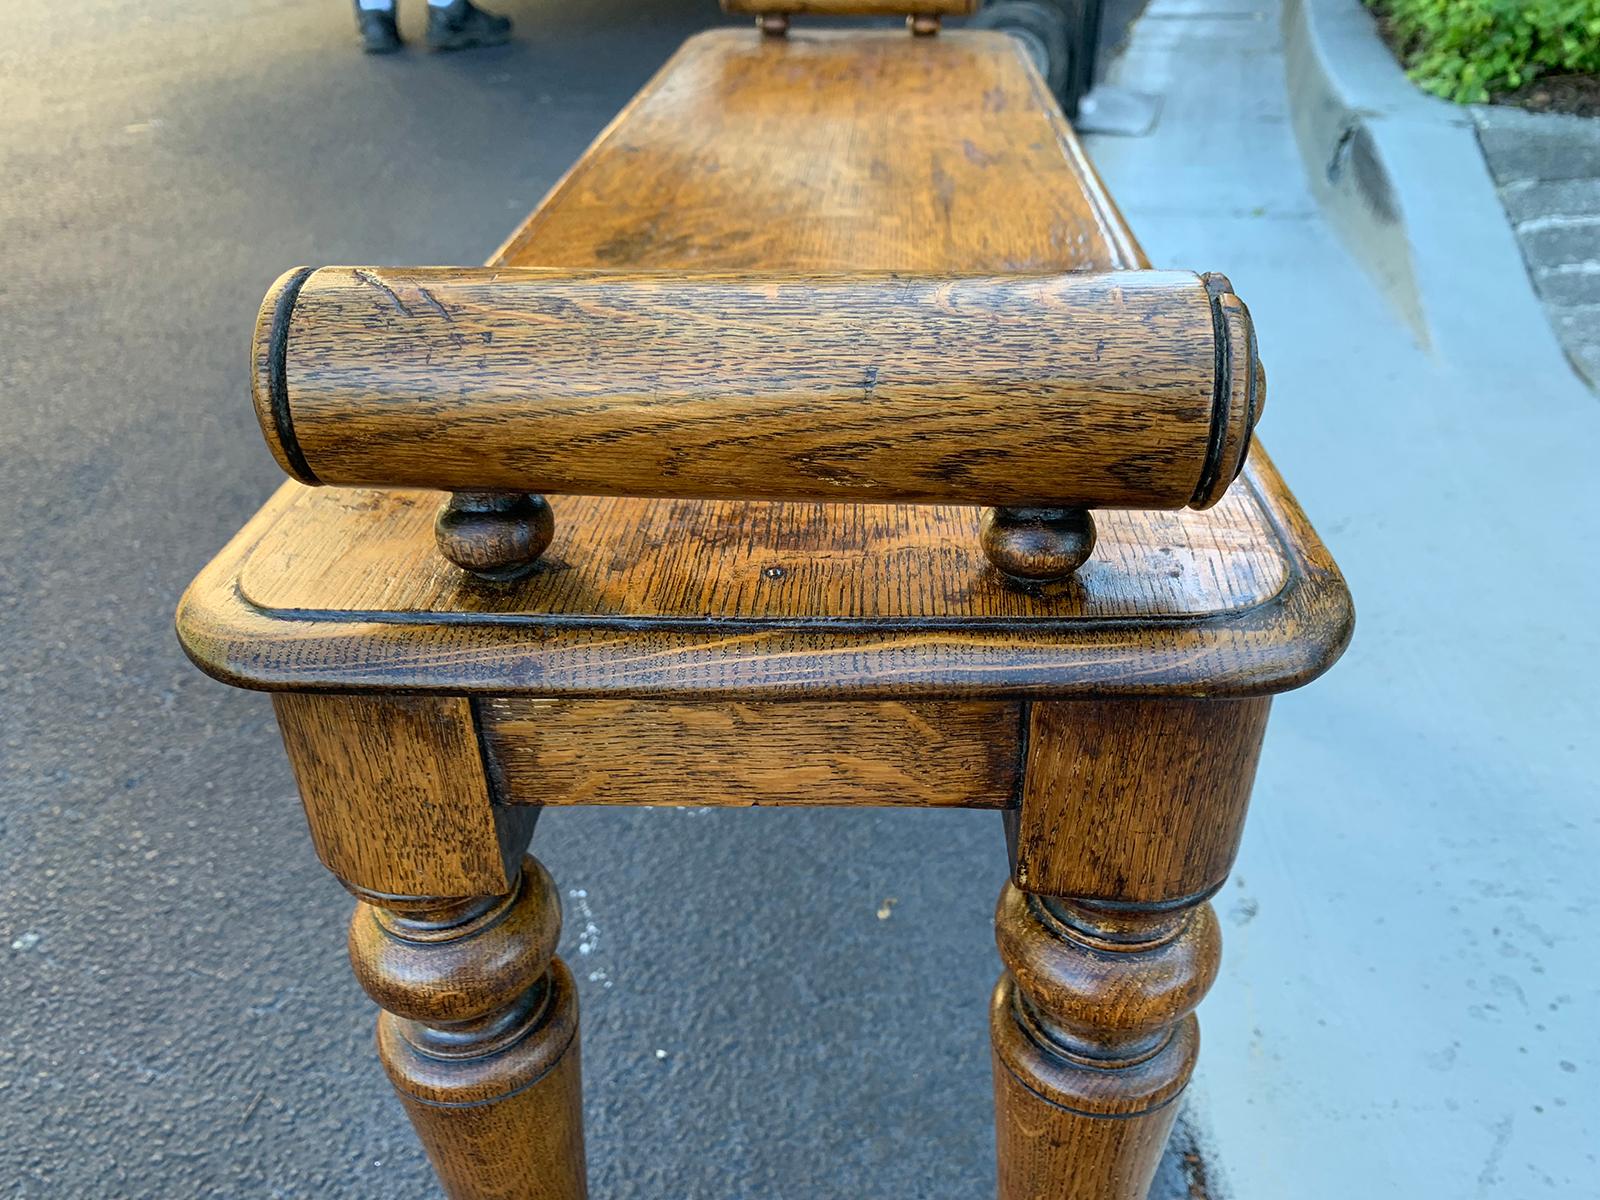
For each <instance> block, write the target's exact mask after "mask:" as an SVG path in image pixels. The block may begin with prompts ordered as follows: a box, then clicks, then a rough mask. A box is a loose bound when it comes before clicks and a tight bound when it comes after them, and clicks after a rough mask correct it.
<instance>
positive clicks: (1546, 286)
mask: <svg viewBox="0 0 1600 1200" xmlns="http://www.w3.org/2000/svg"><path fill="white" fill-rule="evenodd" d="M1533 283H1534V287H1536V288H1537V289H1538V291H1539V297H1540V299H1542V300H1543V301H1544V302H1545V304H1546V305H1547V306H1550V307H1553V306H1556V305H1561V306H1564V307H1572V306H1580V305H1589V304H1600V268H1584V267H1581V266H1577V265H1567V266H1561V267H1551V268H1546V269H1544V270H1535V271H1534V272H1533Z"/></svg>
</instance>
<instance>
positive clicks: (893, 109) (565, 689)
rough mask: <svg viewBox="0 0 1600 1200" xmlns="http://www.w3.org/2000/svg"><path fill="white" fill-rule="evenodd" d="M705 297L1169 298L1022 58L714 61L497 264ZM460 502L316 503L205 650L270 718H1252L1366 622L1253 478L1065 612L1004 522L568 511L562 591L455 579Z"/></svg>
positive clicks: (1146, 519)
mask: <svg viewBox="0 0 1600 1200" xmlns="http://www.w3.org/2000/svg"><path fill="white" fill-rule="evenodd" d="M493 262H494V264H496V265H507V266H536V267H564V268H599V269H617V270H623V269H631V270H641V269H644V270H660V271H698V270H714V269H715V270H735V269H761V270H765V271H774V270H793V271H796V272H812V271H831V270H839V271H842V270H855V271H860V270H892V271H913V272H914V271H939V272H943V273H951V272H971V273H974V274H979V273H989V272H1005V271H1016V270H1038V271H1060V270H1109V269H1118V268H1128V267H1138V266H1143V265H1147V264H1146V263H1145V259H1144V256H1143V254H1142V252H1141V251H1140V250H1139V248H1138V245H1137V243H1136V242H1135V241H1134V239H1133V236H1132V234H1131V233H1130V232H1129V230H1128V229H1127V227H1126V225H1125V224H1124V223H1123V221H1122V219H1121V217H1120V216H1119V215H1118V213H1117V211H1116V208H1115V206H1114V205H1113V204H1112V202H1111V200H1110V199H1109V197H1108V196H1107V195H1106V193H1105V190H1104V188H1103V187H1102V186H1101V184H1100V182H1099V180H1098V179H1097V178H1096V176H1095V174H1094V171H1093V169H1092V168H1091V167H1090V166H1089V163H1088V161H1087V159H1086V158H1085V156H1084V154H1083V151H1082V148H1081V147H1080V145H1079V144H1078V141H1077V139H1076V137H1075V136H1074V135H1073V133H1072V131H1071V129H1070V128H1069V127H1068V125H1067V124H1066V122H1065V120H1064V119H1063V118H1062V117H1061V114H1060V111H1059V110H1058V109H1057V108H1056V106H1055V104H1054V102H1053V101H1051V100H1050V99H1049V97H1048V96H1047V95H1046V94H1045V93H1044V91H1043V88H1042V85H1041V84H1040V82H1039V80H1038V78H1037V76H1036V75H1035V74H1034V73H1033V72H1032V71H1031V69H1029V68H1028V67H1027V65H1026V64H1025V62H1024V60H1023V55H1022V52H1021V51H1020V49H1019V48H1018V46H1017V44H1016V43H1015V42H1014V41H1013V40H1012V39H1010V38H1009V37H1006V36H1003V35H1000V34H991V33H948V34H944V35H941V36H939V37H936V38H919V39H915V40H911V41H908V40H907V39H906V38H905V36H904V35H903V34H898V33H893V32H884V33H853V34H847V33H832V32H809V33H805V32H799V31H796V32H794V33H792V34H791V35H790V36H789V37H787V38H783V39H773V38H758V37H755V36H753V35H752V34H750V33H748V32H747V31H745V30H731V29H730V30H718V31H715V32H712V33H707V34H702V35H701V36H699V37H696V38H694V39H692V40H691V41H689V42H688V43H687V44H686V45H685V46H684V47H683V48H682V50H680V51H679V53H678V54H677V55H676V56H675V57H674V58H673V59H672V61H671V62H669V63H668V64H667V65H666V66H665V67H664V68H663V69H662V71H661V72H660V74H659V75H658V76H657V77H656V79H655V80H654V81H653V82H652V83H651V84H650V85H649V86H648V87H647V88H646V89H645V90H644V91H643V92H642V93H641V94H640V95H639V97H638V98H637V99H636V100H635V101H634V102H633V103H632V104H631V105H630V106H629V107H628V108H627V109H626V110H625V111H624V112H623V114H622V115H621V116H620V117H619V118H618V119H617V120H616V121H615V122H614V123H613V124H612V125H611V127H610V128H609V129H608V130H606V131H605V133H603V134H602V135H601V137H600V139H599V140H598V141H597V142H596V143H595V145H594V146H593V147H592V148H591V149H590V150H589V152H588V153H587V154H585V155H584V157H583V158H582V159H581V160H580V161H579V162H578V164H577V165H576V166H575V167H574V168H573V169H572V170H571V172H569V173H568V175H567V177H566V178H565V179H564V180H562V181H561V183H560V184H558V185H557V187H556V188H555V190H554V191H553V192H552V193H551V195H550V196H549V197H548V198H547V199H546V200H545V202H544V203H543V204H542V205H540V207H539V208H538V210H537V211H536V212H535V213H534V214H533V215H532V216H531V217H530V218H529V219H528V221H527V222H526V223H525V224H524V225H523V226H522V228H521V229H519V230H518V231H517V232H516V233H515V234H513V235H512V237H511V238H510V240H509V241H508V242H507V243H506V244H505V246H504V247H503V248H502V250H501V251H500V252H499V253H498V254H497V255H496V257H495V258H494V260H493ZM437 503H438V497H437V496H432V495H427V494H422V493H407V492H393V491H387V492H385V491H362V490H351V489H337V488H328V489H308V488H305V487H302V486H301V485H299V484H295V483H290V484H287V485H285V486H284V488H283V489H282V490H281V491H280V492H279V493H278V495H277V496H276V497H274V498H273V500H272V501H271V502H270V503H269V504H268V505H267V507H266V508H265V509H264V510H263V511H262V513H261V515H260V516H259V517H258V518H257V519H256V520H255V521H253V522H252V523H251V524H250V525H249V526H248V527H247V528H246V529H245V530H243V531H242V532H241V534H240V535H239V537H238V539H237V540H236V541H235V542H234V543H233V544H232V545H231V546H230V547H229V548H228V549H227V550H226V551H225V552H224V553H223V554H222V555H221V556H220V557H219V558H218V559H217V561H216V562H215V563H214V564H213V565H212V566H211V567H210V568H209V569H208V570H207V572H206V573H205V574H204V575H203V576H202V577H201V578H200V579H199V580H198V581H197V582H196V585H195V587H194V589H193V590H192V591H191V593H190V595H189V597H188V598H187V599H186V601H185V606H184V613H183V618H182V625H183V628H184V631H185V641H186V645H187V646H188V648H189V650H190V652H191V654H193V655H194V656H195V658H196V659H197V660H198V661H199V662H200V664H201V665H202V666H203V667H204V668H205V669H206V670H208V671H210V672H211V673H213V674H215V675H217V676H218V677H219V678H222V679H225V680H227V681H228V682H230V683H234V684H237V685H240V686H245V687H259V688H268V689H295V690H306V689H367V688H374V687H403V688H406V689H409V690H437V691H445V692H451V693H462V692H490V693H534V694H538V695H545V696H599V695H607V694H619V695H634V696H638V695H662V696H690V695H704V694H706V693H717V694H722V695H726V696H730V697H732V696H748V697H754V696H784V695H792V694H797V693H805V694H812V695H831V696H844V695H851V696H890V695H894V696H905V695H919V696H990V697H1000V696H1024V695H1035V696H1037V695H1054V696H1072V695H1085V694H1098V695H1104V694H1107V693H1118V694H1130V695H1131V694H1141V695H1212V696H1242V695H1257V694H1264V693H1270V692H1276V691H1281V690H1283V689H1285V688H1288V687H1293V686H1296V685H1298V684H1301V683H1304V682H1306V681H1307V680H1309V679H1310V678H1312V677H1314V676H1315V675H1316V674H1318V673H1319V672H1320V671H1321V670H1323V669H1324V668H1325V667H1326V666H1327V665H1328V664H1329V663H1330V662H1331V661H1332V660H1333V658H1334V657H1336V656H1337V654H1338V653H1339V651H1340V650H1341V649H1342V648H1343V645H1344V642H1345V639H1346V637H1347V635H1348V629H1349V624H1350V610H1349V606H1348V596H1347V593H1346V592H1345V589H1344V587H1343V583H1342V581H1341V580H1340V579H1339V577H1338V574H1337V571H1336V569H1335V568H1334V567H1333V565H1332V563H1331V560H1330V559H1329V557H1328V555H1327V552H1326V551H1325V549H1324V548H1323V546H1322V544H1321V543H1320V542H1319V541H1318V539H1317V537H1316V535H1315V533H1314V532H1313V531H1312V529H1311V528H1310V526H1309V525H1308V524H1307V522H1306V520H1305V518H1304V516H1303V515H1302V514H1301V512H1300V510H1299V508H1298V507H1297V505H1296V504H1295V502H1294V500H1293V498H1292V497H1291V496H1290V495H1289V493H1288V492H1287V490H1286V489H1285V488H1284V486H1283V484H1282V481H1281V480H1280V479H1279V478H1278V476H1277V474H1276V472H1275V471H1274V470H1273V469H1272V466H1271V464H1270V462H1269V461H1268V459H1267V457H1266V454H1265V452H1264V451H1263V450H1262V449H1261V447H1260V446H1259V444H1257V445H1256V447H1255V449H1254V450H1253V451H1252V456H1251V460H1250V463H1249V465H1248V466H1247V467H1246V470H1245V473H1244V475H1243V476H1242V477H1241V479H1240V480H1239V481H1238V482H1237V483H1235V485H1234V487H1233V488H1232V490H1231V491H1230V492H1229V494H1228V495H1227V496H1226V497H1225V498H1224V499H1223V500H1222V502H1221V503H1219V504H1218V505H1217V506H1216V507H1215V508H1212V509H1208V510H1206V511H1203V512H1195V511H1188V510H1185V511H1181V512H1104V513H1102V514H1100V519H1099V529H1100V538H1099V544H1098V549H1097V551H1096V554H1095V556H1094V557H1093V558H1092V559H1091V560H1090V561H1089V562H1088V563H1087V564H1086V565H1085V566H1084V567H1083V568H1082V569H1081V570H1080V571H1079V572H1078V574H1077V575H1076V576H1075V577H1074V578H1073V579H1072V580H1070V581H1068V582H1067V583H1065V584H1063V585H1060V586H1057V587H1053V588H1050V589H1045V590H1043V591H1035V592H1029V591H1024V590H1019V589H1017V588H1014V587H1011V586H1008V585H1007V583H1006V582H1005V581H1004V580H1003V578H1002V577H1001V576H1000V575H999V573H998V572H997V571H996V570H995V569H994V568H993V567H991V566H989V565H988V564H987V563H986V562H985V561H984V559H983V556H982V554H981V553H980V552H979V549H978V540H977V526H978V517H979V513H978V510H976V509H971V508H958V507H910V506H861V505H856V506H843V505H835V506H829V505H815V504H809V505H808V504H769V503H760V502H748V501H738V502H695V501H682V500H640V499H622V498H594V497H556V498H554V499H553V501H552V503H553V505H554V507H555V511H556V518H557V519H556V529H557V534H556V540H555V542H554V544H553V545H552V546H551V547H550V549H549V551H548V553H547V555H546V561H545V564H544V566H543V568H542V569H541V570H539V571H537V572H536V573H535V574H533V575H532V576H531V577H529V578H528V579H525V580H523V581H521V582H519V583H516V584H512V585H487V584H484V583H481V582H479V581H476V580H473V579H471V578H470V577H467V576H464V575H462V574H461V573H460V572H459V571H456V570H455V569H453V568H452V567H451V566H450V564H448V563H446V562H444V561H443V560H442V559H440V558H439V556H438V554H437V552H436V551H435V549H434V545H433V540H432V520H433V511H434V509H435V508H436V507H437Z"/></svg>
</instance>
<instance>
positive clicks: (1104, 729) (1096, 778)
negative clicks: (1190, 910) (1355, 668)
mask: <svg viewBox="0 0 1600 1200" xmlns="http://www.w3.org/2000/svg"><path fill="white" fill-rule="evenodd" d="M1271 704H1272V702H1271V700H1270V699H1267V698H1259V699H1250V700H1205V701H1201V700H1139V701H1130V700H1114V701H1106V702H1096V701H1082V702H1070V703H1043V704H1034V705H1030V706H1029V730H1028V761H1027V769H1026V782H1025V784H1024V785H1023V789H1022V803H1021V806H1020V808H1019V809H1018V810H1017V811H1016V812H1015V813H1010V814H1007V818H1008V822H1009V825H1008V835H1009V837H1008V840H1009V841H1010V843H1011V866H1012V879H1013V880H1014V881H1015V882H1016V884H1017V886H1018V887H1020V888H1024V889H1026V890H1027V891H1029V892H1034V893H1040V894H1043V895H1048V896H1073V897H1077V898H1079V899H1086V900H1095V899H1099V900H1108V901H1112V900H1114V901H1116V902H1118V903H1144V904H1151V905H1161V904H1171V903H1174V902H1177V901H1188V902H1193V901H1195V900H1197V899H1199V898H1200V897H1203V896H1207V895H1210V894H1211V893H1212V892H1214V891H1215V890H1216V889H1217V888H1219V887H1221V886H1222V882H1223V880H1224V879H1226V878H1227V876H1228V871H1229V870H1230V869H1231V868H1232V867H1233V860H1234V856H1235V855H1236V854H1237V853H1238V850H1239V838H1240V836H1241V835H1242V834H1243V832H1244V818H1245V810H1246V808H1247V807H1248V805H1249V803H1250V788H1251V785H1252V784H1253V783H1254V782H1255V777H1256V760H1257V758H1258V757H1259V756H1260V753H1261V742H1262V739H1263V738H1264V737H1265V736H1266V730H1267V711H1268V709H1269V708H1270V707H1271Z"/></svg>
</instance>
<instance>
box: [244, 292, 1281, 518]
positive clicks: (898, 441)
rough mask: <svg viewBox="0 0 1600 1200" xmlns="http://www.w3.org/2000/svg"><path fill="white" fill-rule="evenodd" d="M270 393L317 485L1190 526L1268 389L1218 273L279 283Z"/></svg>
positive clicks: (293, 455)
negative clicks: (999, 512) (1024, 514)
mask: <svg viewBox="0 0 1600 1200" xmlns="http://www.w3.org/2000/svg"><path fill="white" fill-rule="evenodd" d="M254 351H255V374H254V395H255V403H256V409H257V412H258V415H259V416H260V418H261V426H262V429H263V431H264V432H265V434H266V437H267V441H268V443H269V444H270V445H271V447H272V450H273V453H274V454H275V455H276V456H277V459H278V462H279V463H280V464H281V465H282V466H283V468H284V469H285V470H286V471H288V472H289V473H290V474H291V475H293V476H295V477H296V478H298V479H301V480H303V481H305V482H307V483H329V484H348V485H361V486H379V487H429V488H440V489H447V490H451V491H458V492H459V491H473V492H535V493H538V492H544V493H571V494H581V495H625V496H673V497H683V498H705V499H712V498H744V499H769V500H805V501H850V502H906V503H951V504H974V505H1008V506H1052V507H1063V508H1067V507H1073V508H1147V509H1170V508H1181V507H1183V506H1185V505H1192V506H1195V507H1205V506H1207V505H1209V504H1212V503H1214V502H1215V501H1216V500H1217V499H1218V498H1219V497H1220V496H1221V494H1222V492H1223V491H1224V490H1225V489H1226V487H1227V485H1228V483H1229V482H1230V481H1231V480H1232V479H1233V477H1234V476H1235V475H1236V474H1237V473H1238V471H1239V467H1240V465H1241V464H1242V462H1243V461H1244V453H1245V449H1246V446H1247V444H1248V441H1249V438H1250V431H1251V428H1252V426H1253V425H1254V423H1255V419H1256V416H1257V415H1258V414H1259V412H1260V411H1261V402H1262V397H1263V394H1264V384H1263V376H1262V373H1261V368H1260V364H1259V362H1258V360H1257V357H1256V352H1255V340H1254V335H1253V333H1252V331H1251V326H1250V320H1249V316H1248V314H1247V313H1246V311H1245V309H1244V307H1243V305H1241V304H1239V303H1238V301H1237V299H1236V298H1235V297H1234V296H1233V295H1232V293H1231V290H1229V289H1228V288H1227V286H1226V280H1223V279H1222V277H1221V276H1206V277H1201V276H1197V275H1192V274H1184V273H1176V272H1156V271H1130V272H1119V273H1112V274H1102V275H1031V276H1007V277H994V278H925V277H917V278H904V277H896V276H890V275H879V276H861V277H843V276H838V277H815V278H813V277H795V276H787V277H783V276H777V277H771V278H760V277H754V278H753V277H748V276H746V277H731V276H710V275H707V276H690V277H682V276H665V275H662V276H649V275H602V274H594V273H588V274H583V273H579V274H573V273H564V272H552V271H532V270H508V269H498V270H497V269H473V270H457V269H443V268H413V269H404V270H395V269H385V268H376V267H373V268H351V267H325V268H323V269H321V270H317V271H310V270H300V271H294V272H291V273H289V274H288V275H285V276H284V277H283V278H282V279H280V280H279V281H278V283H277V284H276V285H275V286H274V287H273V289H272V291H271V292H270V293H269V295H268V296H267V299H266V303H265V304H264V306H263V308H262V311H261V317H260V320H259V322H258V325H257V329H256V337H255V347H254Z"/></svg>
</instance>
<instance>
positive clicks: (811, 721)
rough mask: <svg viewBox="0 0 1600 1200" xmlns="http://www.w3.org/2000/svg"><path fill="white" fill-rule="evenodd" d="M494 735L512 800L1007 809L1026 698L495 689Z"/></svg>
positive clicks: (485, 704)
mask: <svg viewBox="0 0 1600 1200" xmlns="http://www.w3.org/2000/svg"><path fill="white" fill-rule="evenodd" d="M479 717H480V720H481V722H482V728H483V740H484V746H485V748H486V750H487V752H488V754H489V756H490V758H491V760H492V761H494V762H495V763H496V765H497V767H498V770H499V778H500V779H501V781H502V783H503V786H504V793H503V795H502V796H501V799H502V801H503V802H505V803H510V804H544V805H556V804H661V805H695V806H698V805H736V806H745V805H756V804H814V805H910V806H914V807H918V808H956V807H962V808H1003V807H1005V806H1006V805H1008V804H1011V803H1013V802H1014V800H1015V798H1016V789H1017V782H1018V779H1019V776H1020V767H1021V751H1022V722H1023V715H1022V706H1021V705H1019V704H993V703H991V704H983V703H978V704H961V703H951V702H944V703H941V702H931V703H929V702H924V703H919V704H897V703H893V702H878V703H866V704H814V703H805V702H780V703H768V704H759V703H757V704H707V703H700V704H671V703H663V702H660V701H649V700H575V701H566V700H532V699H525V698H517V697H494V698H488V699H485V700H483V701H481V702H480V704H479Z"/></svg>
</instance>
